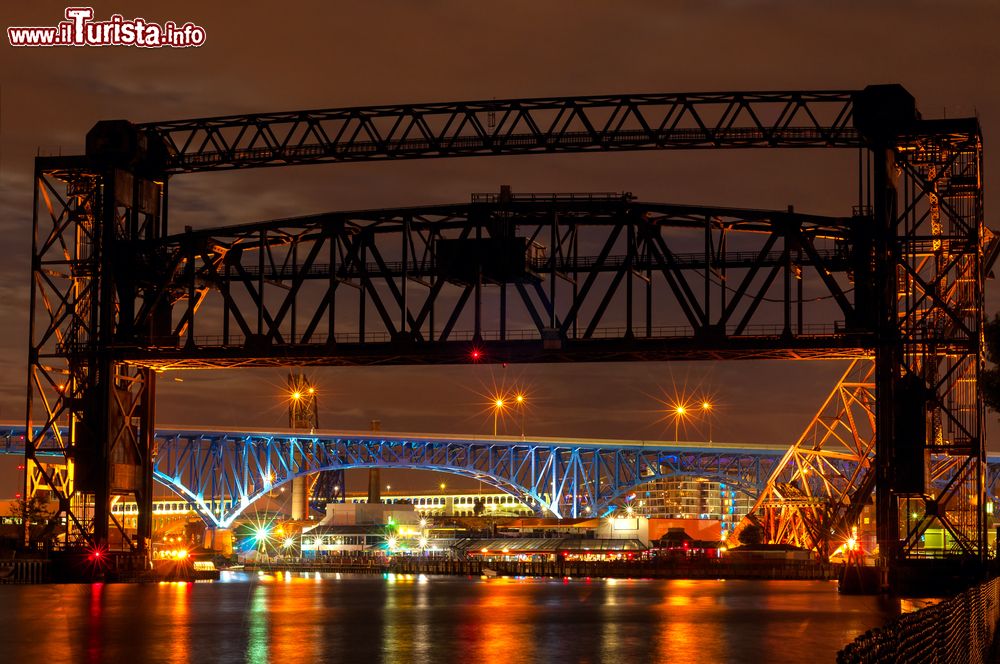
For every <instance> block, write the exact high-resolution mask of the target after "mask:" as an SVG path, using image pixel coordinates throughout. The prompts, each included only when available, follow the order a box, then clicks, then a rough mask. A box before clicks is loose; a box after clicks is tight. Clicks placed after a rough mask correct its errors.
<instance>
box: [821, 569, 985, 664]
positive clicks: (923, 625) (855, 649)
mask: <svg viewBox="0 0 1000 664" xmlns="http://www.w3.org/2000/svg"><path fill="white" fill-rule="evenodd" d="M998 620H1000V578H996V579H992V580H990V581H987V582H986V583H983V584H981V585H978V586H974V587H972V588H969V589H968V590H966V591H965V592H963V593H961V594H958V595H955V596H954V597H951V598H949V599H946V600H944V601H942V602H939V603H937V604H934V605H932V606H928V607H926V608H924V609H920V610H919V611H914V612H913V613H907V614H905V615H903V616H900V617H899V618H898V619H896V620H895V621H893V622H891V623H889V624H888V625H884V626H882V627H878V628H876V629H870V630H868V631H867V632H865V633H864V634H862V635H861V636H859V637H858V638H856V639H854V641H852V642H851V643H849V644H848V645H847V647H845V648H844V649H843V650H841V651H840V652H839V653H837V664H867V663H868V662H896V663H897V664H905V663H907V662H928V663H936V662H942V663H944V662H947V663H949V664H950V663H952V662H955V663H956V664H984V663H985V662H988V661H990V656H991V651H992V648H993V640H994V637H995V635H996V631H997V621H998Z"/></svg>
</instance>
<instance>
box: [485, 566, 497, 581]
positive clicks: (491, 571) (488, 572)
mask: <svg viewBox="0 0 1000 664" xmlns="http://www.w3.org/2000/svg"><path fill="white" fill-rule="evenodd" d="M482 575H483V576H485V577H488V578H490V579H495V578H496V577H497V576H499V575H498V574H497V571H496V570H495V569H490V568H489V567H484V568H483V570H482Z"/></svg>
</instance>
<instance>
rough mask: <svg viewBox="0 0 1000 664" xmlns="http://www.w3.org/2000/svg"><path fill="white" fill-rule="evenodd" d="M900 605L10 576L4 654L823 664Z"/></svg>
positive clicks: (786, 584)
mask: <svg viewBox="0 0 1000 664" xmlns="http://www.w3.org/2000/svg"><path fill="white" fill-rule="evenodd" d="M897 612H898V603H896V605H895V606H894V605H893V604H891V603H889V602H887V601H885V600H880V599H879V598H877V597H850V596H841V595H839V594H838V592H837V586H836V584H835V583H830V582H820V581H682V580H621V579H617V580H616V579H568V580H563V579H504V578H500V579H478V578H464V577H443V576H431V577H425V576H423V575H420V576H408V577H402V576H401V577H394V576H391V575H390V576H388V577H383V576H353V575H347V574H344V575H337V574H316V573H308V574H305V573H297V574H292V573H285V574H277V575H269V576H258V575H252V574H243V573H223V580H222V581H219V582H210V583H194V584H192V583H160V584H138V585H128V584H93V585H44V586H0V624H2V625H3V631H2V636H0V661H3V662H36V663H38V662H46V661H48V662H54V661H59V662H74V663H75V662H85V663H88V664H89V663H97V662H129V663H136V664H140V663H146V662H164V663H166V662H177V663H180V662H213V663H214V662H251V663H253V664H263V663H265V662H274V663H275V664H294V663H296V662H372V663H374V662H391V663H397V662H398V663H407V664H408V663H410V662H442V663H447V664H460V663H465V662H471V663H473V664H515V663H519V662H545V663H549V662H567V663H576V662H628V663H632V662H753V663H755V664H764V663H765V662H766V663H768V664H772V663H776V662H808V663H809V664H818V663H820V662H832V661H834V659H835V657H836V651H837V650H838V649H839V648H841V647H842V646H843V645H844V644H846V643H847V642H848V641H850V640H851V639H853V638H854V637H855V636H857V635H858V634H860V633H862V632H864V631H865V630H867V629H869V628H871V627H874V626H876V625H880V624H883V623H884V622H886V621H888V620H890V619H891V618H892V617H894V615H896V613H897Z"/></svg>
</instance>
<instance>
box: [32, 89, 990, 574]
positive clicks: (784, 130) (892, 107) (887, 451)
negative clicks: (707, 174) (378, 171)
mask: <svg viewBox="0 0 1000 664" xmlns="http://www.w3.org/2000/svg"><path fill="white" fill-rule="evenodd" d="M907 97H908V95H906V93H905V91H902V89H901V88H898V86H896V87H892V86H890V87H889V88H885V87H879V86H875V87H873V88H868V89H866V90H865V91H862V92H850V91H834V92H775V93H712V94H680V95H624V96H604V97H578V98H560V99H532V100H497V101H489V102H466V103H454V104H425V105H409V106H391V107H390V106H385V107H369V108H353V109H336V110H323V111H302V112H293V113H278V114H261V115H247V116H232V117H223V118H210V119H199V120H187V121H176V122H166V123H156V124H149V125H138V126H134V125H129V124H128V123H124V122H121V123H110V125H109V124H104V125H103V126H102V124H99V125H98V126H97V127H95V129H94V130H93V131H92V132H91V134H92V135H89V136H88V156H86V157H69V158H40V159H38V160H37V162H36V182H35V194H36V206H35V223H34V229H35V241H34V250H33V251H34V256H33V259H34V260H33V282H32V323H31V341H30V348H29V381H28V424H29V425H31V424H32V423H33V422H39V423H41V424H42V426H41V427H40V428H39V433H38V435H37V436H33V437H32V440H30V441H29V443H28V445H27V448H26V457H27V461H28V463H27V465H28V468H29V473H28V487H27V488H28V490H29V491H34V490H36V489H38V488H42V487H48V488H51V489H52V490H53V491H55V492H56V494H57V495H58V496H59V497H60V498H61V500H62V511H63V512H64V514H65V515H66V516H67V523H68V530H67V539H68V540H72V539H74V538H78V539H81V540H83V541H88V542H92V543H97V544H102V545H103V544H104V543H105V542H107V541H108V537H109V528H108V523H109V518H110V511H109V509H108V501H109V500H111V496H114V495H120V494H128V493H131V494H135V495H136V499H137V501H138V502H139V505H140V513H148V511H149V510H148V500H149V499H148V498H147V497H146V495H147V494H148V491H147V486H148V481H147V480H148V479H149V478H150V470H149V469H150V464H151V460H152V456H153V454H152V452H153V447H152V438H151V435H152V434H151V426H152V423H153V421H154V419H155V418H154V417H153V404H154V402H155V399H154V394H153V385H154V380H153V373H152V370H153V369H164V368H169V367H181V366H189V367H190V366H207V367H217V366H248V365H251V366H260V365H268V364H270V365H275V364H279V365H285V364H308V363H313V362H315V363H329V364H338V363H360V364H377V363H400V362H458V361H464V360H467V359H468V357H469V355H468V353H469V351H470V349H472V348H475V350H476V352H477V353H479V354H478V355H477V357H481V358H482V359H485V360H487V361H499V360H502V359H506V358H509V359H511V360H515V361H581V360H610V361H618V360H624V359H669V358H673V357H685V358H688V359H692V358H699V357H700V358H717V357H785V358H787V357H800V356H801V357H816V356H819V357H830V356H839V357H859V356H861V357H866V356H868V357H870V356H871V355H872V354H874V357H875V360H876V375H875V383H876V393H877V395H878V400H877V406H876V425H877V426H876V429H877V434H876V453H877V462H876V493H877V504H878V508H877V511H878V520H879V529H880V530H879V540H880V545H881V551H882V555H883V557H884V559H885V561H886V562H887V564H889V565H894V564H897V563H899V562H902V561H905V560H908V559H910V558H914V557H919V555H920V553H919V551H918V550H917V547H916V546H915V542H916V541H918V540H919V537H920V535H921V533H922V532H923V531H924V530H925V529H926V528H927V527H928V526H929V525H931V524H932V523H937V524H940V525H941V526H942V527H943V528H944V529H945V530H947V531H948V532H949V533H950V535H951V536H952V539H953V541H954V542H956V547H957V550H956V553H958V554H959V555H961V556H964V557H966V558H974V559H976V560H980V561H981V560H983V559H984V556H985V551H986V546H985V542H986V540H985V531H986V525H985V510H984V500H983V497H984V494H983V491H984V484H985V477H984V463H983V462H984V451H983V450H984V448H983V435H982V434H983V426H984V422H983V407H982V404H981V401H980V399H979V396H978V392H977V390H976V380H977V376H978V371H979V366H980V363H981V361H982V360H981V357H982V354H981V348H982V339H981V328H982V317H983V312H982V305H983V292H982V291H983V277H984V275H985V273H986V271H987V269H988V265H989V263H990V262H991V261H992V258H993V255H994V253H995V249H996V244H995V243H994V242H992V239H991V234H990V233H989V231H988V230H987V229H986V228H985V226H984V222H983V205H982V170H981V165H982V140H981V134H980V131H979V126H978V123H977V122H976V121H975V120H972V119H960V120H948V121H931V120H926V121H925V120H922V119H920V118H919V115H918V114H916V112H915V110H914V109H913V107H912V98H909V100H910V108H909V112H908V113H907V108H906V103H905V100H906V98H907ZM901 99H902V100H903V103H902V104H900V100H901ZM901 107H902V111H900V110H899V109H900V108H901ZM886 109H889V111H886ZM91 139H93V141H91ZM762 147H779V148H818V147H824V148H854V149H858V150H859V155H861V159H860V160H859V161H860V162H861V163H862V166H863V167H862V171H863V172H862V174H861V177H860V178H859V181H860V183H861V185H860V186H859V191H860V193H859V200H858V201H857V202H856V203H857V204H858V206H857V215H855V216H853V217H850V218H846V219H840V220H831V219H810V218H808V217H806V216H802V215H797V214H795V213H785V215H786V216H782V214H781V213H764V215H763V217H759V216H758V217H754V216H753V215H752V214H748V213H749V212H752V211H745V210H742V211H737V212H736V213H735V214H730V213H729V212H726V211H715V212H713V211H711V210H710V209H706V208H700V209H696V210H693V211H691V210H689V213H691V214H693V216H694V218H695V219H696V220H697V221H696V222H693V221H692V220H691V219H689V220H688V222H687V227H686V228H685V224H684V223H682V222H681V221H680V220H679V217H683V216H684V212H683V211H682V210H679V209H678V208H676V207H673V208H669V209H668V208H666V207H662V206H661V207H659V208H658V207H657V206H655V205H648V204H645V205H644V204H637V203H635V202H633V201H630V200H627V198H625V197H619V200H612V199H608V198H607V197H606V198H605V199H604V200H595V199H593V198H588V199H587V201H586V204H583V201H579V200H571V201H569V202H568V203H567V201H565V200H562V198H561V197H558V196H554V197H549V199H546V200H537V201H524V200H516V199H515V198H513V197H509V196H503V195H501V196H499V197H497V198H496V199H495V200H479V201H473V203H472V204H470V205H469V206H467V209H466V211H465V212H464V213H462V212H459V213H458V216H459V219H458V222H457V223H454V219H451V220H450V221H449V215H454V213H455V210H450V211H443V212H444V214H443V215H438V216H437V218H435V219H427V220H425V219H423V218H422V216H423V215H425V214H427V215H429V216H434V215H433V213H431V212H429V211H428V210H427V209H423V210H421V211H416V210H411V211H409V212H406V211H404V212H403V213H402V214H399V215H397V217H396V218H395V219H392V215H391V214H389V213H387V212H386V211H379V212H376V213H370V214H359V213H351V214H347V215H344V214H340V215H336V214H335V215H329V216H320V217H316V218H314V219H313V220H312V222H314V223H312V225H310V221H309V220H302V219H299V220H284V221H279V222H264V223H263V224H261V225H258V226H257V227H256V228H254V227H247V226H242V227H237V228H233V229H216V230H215V231H192V232H191V233H185V234H180V235H178V234H174V235H170V233H169V230H168V229H169V226H168V223H167V206H166V200H167V197H166V180H167V178H168V177H169V176H172V175H177V174H182V173H194V172H200V171H207V170H219V169H232V168H251V167H260V166H281V165H288V164H304V163H320V162H340V161H355V160H367V159H407V158H428V157H455V156H475V155H497V154H536V153H551V152H585V151H607V150H642V149H681V148H699V149H700V148H703V149H719V148H762ZM866 155H867V156H866ZM439 212H441V211H439ZM505 219H506V220H507V221H505ZM512 220H513V221H512ZM754 221H756V222H758V228H757V229H756V230H757V231H758V232H757V234H756V235H755V234H754V233H752V232H748V233H740V232H736V231H739V230H744V229H745V230H750V227H751V226H752V225H753V224H752V222H754ZM760 222H762V223H760ZM741 225H743V228H739V226H741ZM393 227H394V229H393ZM383 228H384V229H386V233H387V234H392V235H395V241H392V242H387V241H386V240H385V238H379V237H378V235H379V233H380V230H381V229H383ZM696 228H697V229H700V234H699V241H695V240H694V237H693V235H692V237H690V238H685V236H684V234H685V232H692V233H694V231H695V229H696ZM438 229H441V230H440V231H439V230H438ZM668 231H669V232H668ZM828 231H829V232H828ZM668 237H669V241H668ZM306 238H308V240H306ZM421 238H423V239H421ZM675 238H676V240H675ZM748 238H753V239H748ZM685 239H686V240H688V242H686V241H685ZM216 240H219V241H220V244H218V245H216V244H214V242H215V241H216ZM444 240H450V241H452V242H453V243H457V244H452V245H451V248H450V249H448V250H447V251H446V250H445V249H446V243H445V244H442V241H444ZM484 241H485V244H483V242H484ZM210 242H211V243H212V244H209V243H210ZM477 243H479V244H477ZM518 243H521V245H518ZM743 243H747V244H745V245H744V244H743ZM768 243H770V244H768ZM386 245H392V246H393V249H392V250H391V251H390V250H386V249H384V246H386ZM517 246H521V247H522V248H523V253H519V252H518V251H514V250H513V249H511V247H517ZM279 247H280V248H279ZM571 247H572V249H570V248H571ZM739 251H746V252H747V254H746V255H745V256H744V258H743V260H744V262H743V263H739V262H738V261H737V259H736V258H735V257H734V256H732V255H731V254H730V252H732V253H737V252H739ZM418 252H419V253H418ZM775 252H777V253H775ZM692 253H694V254H700V257H698V258H690V259H689V260H688V262H686V263H685V259H684V257H683V254H692ZM497 254H501V255H504V256H506V259H505V260H503V261H499V262H496V261H494V262H493V263H492V264H491V263H490V260H488V257H489V256H494V255H497ZM727 254H730V255H728V256H727ZM518 255H520V257H521V258H520V259H518V260H514V258H515V256H518ZM445 256H448V257H450V258H449V260H447V261H445V260H443V258H444V257H445ZM469 256H472V257H473V259H472V260H471V261H470V260H468V258H469ZM254 259H256V271H254V270H253V262H254ZM522 259H523V260H522ZM422 260H423V261H424V262H423V263H421V261H422ZM323 265H325V267H323ZM373 265H374V267H373ZM733 270H742V272H736V273H734V272H733ZM811 270H813V271H815V274H813V275H811V276H810V274H809V272H810V271H811ZM654 280H659V286H658V289H655V290H654V288H653V283H654ZM852 280H853V288H852V287H851V283H852ZM307 282H309V283H310V284H311V285H312V288H307V287H306V286H305V285H306V283H307ZM323 282H325V288H324V287H319V292H318V294H316V293H315V290H316V288H315V284H316V283H323ZM275 284H280V286H279V288H278V289H277V290H280V291H281V292H280V293H276V292H275V290H276V289H275V288H274V287H273V286H274V285H275ZM635 284H639V287H638V288H636V287H635ZM734 284H736V285H734ZM713 285H714V286H715V287H716V289H717V292H715V293H713V292H712V287H713ZM345 287H346V288H345ZM265 288H266V289H267V290H265ZM418 288H419V289H423V298H416V299H415V294H414V290H416V289H418ZM348 289H350V290H354V291H355V292H356V296H357V299H358V302H357V307H356V309H355V310H354V311H355V314H354V315H353V316H350V317H349V318H346V319H342V318H340V317H341V316H342V315H346V314H343V307H337V308H336V309H335V308H334V306H333V303H334V300H335V297H334V294H335V292H336V291H340V290H348ZM448 289H457V290H455V292H454V293H451V294H449V293H445V292H444V291H445V290H448ZM800 289H801V290H800ZM485 291H492V293H491V294H490V295H489V296H488V297H492V298H494V300H495V302H494V305H493V306H494V309H493V311H499V312H501V313H500V314H499V316H498V318H495V319H492V320H489V321H487V317H485V316H484V315H483V313H482V312H483V309H482V307H483V304H484V302H485V301H486V300H485V299H484V297H486V296H484V292H485ZM636 291H638V293H636ZM307 292H308V293H313V294H312V295H306V293H307ZM300 293H301V294H300ZM210 294H211V296H212V299H213V300H214V302H213V301H211V300H210V299H209V298H210ZM642 295H645V297H646V302H645V304H643V303H642V299H643V298H642ZM508 296H509V299H510V300H511V301H512V302H513V303H516V304H517V305H518V306H519V307H520V311H519V312H517V311H515V312H510V314H509V316H508V312H507V311H505V307H506V306H507V304H508V302H507V300H508ZM487 299H488V298H487ZM636 301H638V303H637V302H636ZM814 301H815V305H814V307H812V308H810V310H814V311H815V312H817V313H816V314H814V315H815V316H816V318H815V319H810V318H809V315H810V314H809V312H808V311H803V313H802V314H801V315H800V314H799V308H800V305H801V306H802V308H803V309H806V306H805V305H806V304H808V303H813V302H814ZM467 302H471V303H472V305H471V306H472V308H473V310H474V311H473V313H471V314H470V313H468V312H465V313H463V310H464V307H465V304H466V303H467ZM772 305H773V306H772ZM439 307H440V311H441V312H445V313H444V316H445V319H444V323H443V324H442V323H441V322H440V321H439V320H435V315H436V314H437V313H438V311H439ZM301 312H306V313H304V314H302V313H301ZM518 317H519V318H518ZM811 320H816V321H817V322H818V324H819V325H830V324H831V323H832V322H833V321H838V320H840V321H843V322H842V323H841V324H839V325H837V326H833V327H828V328H823V329H819V331H818V333H817V334H815V335H812V328H808V325H809V324H810V321H811ZM487 322H489V323H491V324H493V329H492V330H488V329H487V327H488V325H487ZM466 323H468V324H469V327H470V329H469V332H468V335H467V336H465V337H463V335H462V334H460V333H459V332H460V327H461V325H462V324H466ZM760 324H770V325H772V326H773V328H772V329H771V332H770V333H764V334H755V328H754V327H753V326H754V325H760ZM518 325H521V326H522V329H524V330H526V331H525V332H519V331H516V330H517V326H518ZM369 326H370V327H369ZM675 326H677V327H676V328H675ZM347 327H350V328H354V329H353V332H354V335H355V336H354V337H353V338H352V336H351V332H349V331H348V330H347V329H346V328H347ZM675 329H680V330H681V332H680V333H676V332H673V330H675ZM212 338H214V339H215V341H214V342H213V341H212ZM480 346H481V347H482V348H481V349H480ZM907 399H909V401H908V403H919V405H920V408H921V409H923V411H924V412H926V413H927V427H926V430H925V431H923V432H920V431H914V430H911V429H907V428H906V426H905V420H903V419H902V418H901V408H902V407H901V406H900V403H902V402H903V401H906V400H907ZM60 424H64V425H66V426H67V427H68V432H69V433H68V435H67V436H65V437H64V436H62V435H61V434H60V433H58V425H60ZM50 430H51V431H55V432H56V434H55V435H54V436H47V435H46V432H48V431H50ZM50 440H54V441H56V442H54V443H50V442H49V441H50ZM45 445H52V447H49V448H45ZM914 450H917V454H918V455H919V453H920V451H925V452H927V453H929V454H938V455H944V456H946V457H947V458H948V459H950V460H951V461H950V463H951V464H952V465H953V471H954V474H953V478H954V481H953V482H952V483H951V484H950V485H949V486H948V487H946V488H945V489H944V490H942V491H941V492H938V491H936V490H933V489H931V488H928V487H927V486H924V487H918V486H915V485H913V484H912V483H911V484H908V485H907V486H903V485H902V484H901V483H900V482H899V481H898V478H896V477H894V476H893V473H894V472H895V471H894V469H895V468H896V467H897V466H898V464H897V461H899V462H900V463H902V461H904V460H906V459H907V458H908V455H910V456H912V455H911V452H913V451H914ZM42 452H54V453H56V454H57V455H61V456H62V457H63V461H64V462H63V463H61V464H44V463H42V460H41V453H42ZM907 463H909V461H907ZM900 501H903V502H905V503H907V504H906V512H907V514H912V513H915V512H916V513H922V514H924V515H925V516H924V517H923V518H922V519H919V520H918V522H917V523H916V524H903V523H902V522H901V521H900V519H899V509H900ZM146 521H148V519H147V520H146ZM140 523H142V519H140ZM146 530H147V529H144V528H143V527H140V532H139V534H138V537H137V539H136V540H135V541H133V540H130V539H129V538H127V537H126V536H125V534H124V533H122V541H123V542H125V543H126V544H128V545H129V546H131V547H133V548H141V547H142V546H144V540H145V537H147V536H148V532H146Z"/></svg>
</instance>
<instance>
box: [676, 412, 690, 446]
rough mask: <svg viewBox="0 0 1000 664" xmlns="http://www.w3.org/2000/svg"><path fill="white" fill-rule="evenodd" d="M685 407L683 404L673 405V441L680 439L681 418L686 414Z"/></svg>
mask: <svg viewBox="0 0 1000 664" xmlns="http://www.w3.org/2000/svg"><path fill="white" fill-rule="evenodd" d="M687 412H688V410H687V407H686V406H684V404H677V405H676V406H674V442H675V443H676V442H678V441H680V425H681V418H682V417H684V416H685V415H687Z"/></svg>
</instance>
